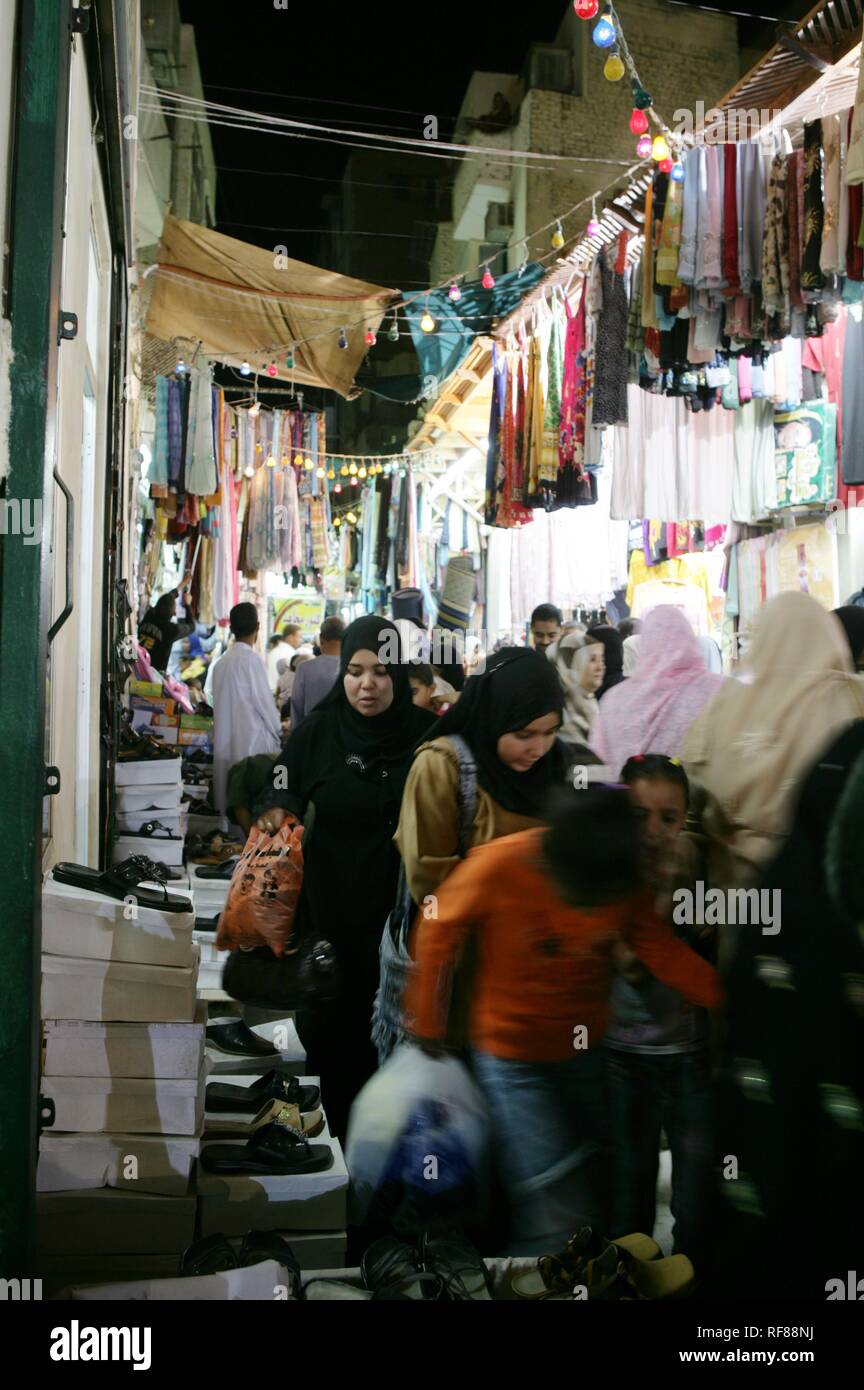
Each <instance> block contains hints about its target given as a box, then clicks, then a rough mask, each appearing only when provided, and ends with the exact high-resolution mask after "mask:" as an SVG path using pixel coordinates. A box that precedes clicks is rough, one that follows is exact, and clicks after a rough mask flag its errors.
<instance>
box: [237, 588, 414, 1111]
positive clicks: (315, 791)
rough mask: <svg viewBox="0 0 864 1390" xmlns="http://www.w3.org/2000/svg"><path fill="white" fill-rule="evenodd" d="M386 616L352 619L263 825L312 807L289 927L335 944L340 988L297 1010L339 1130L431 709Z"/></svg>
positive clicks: (280, 765) (286, 760)
mask: <svg viewBox="0 0 864 1390" xmlns="http://www.w3.org/2000/svg"><path fill="white" fill-rule="evenodd" d="M400 656H401V647H400V643H399V632H398V629H397V628H396V627H394V625H393V623H391V622H390V621H389V620H388V619H387V618H379V617H375V616H374V615H373V616H369V617H364V618H358V619H357V620H356V622H353V623H352V624H351V625H350V627H349V628H348V629H347V631H346V633H345V636H344V638H343V641H342V651H341V660H340V669H339V676H338V678H337V681H336V684H335V685H334V687H333V689H332V691H331V692H330V694H329V695H327V696H325V698H324V699H323V700H322V701H321V703H320V704H319V705H317V706H316V707H315V709H314V710H313V711H312V712H311V714H309V715H308V716H307V717H306V718H305V719H304V721H303V723H302V724H301V725H300V728H299V729H298V730H297V732H296V733H294V734H292V736H291V738H290V739H289V740H288V743H287V744H286V746H285V748H284V749H283V751H282V754H281V756H280V758H279V759H278V760H277V762H276V764H275V769H274V780H273V786H274V788H276V790H274V792H273V798H272V805H271V809H270V810H268V811H265V812H264V814H263V815H262V816H261V817H260V818H259V820H258V825H259V827H260V828H261V829H263V830H266V831H270V832H272V831H274V830H277V829H278V828H279V826H280V825H281V824H282V821H283V820H284V818H285V815H286V814H289V813H290V814H293V815H295V816H297V817H298V819H301V820H302V819H303V818H304V817H305V816H306V814H307V812H308V811H309V809H310V807H311V808H314V826H313V827H312V829H311V830H310V831H309V833H308V842H307V843H305V844H304V847H303V856H304V878H303V889H302V894H301V898H300V903H299V907H298V930H302V929H303V928H305V927H310V928H311V929H312V930H313V932H314V933H315V934H317V935H318V936H320V937H323V938H325V939H326V940H328V941H330V942H332V944H333V947H334V949H335V952H336V956H337V959H338V963H339V967H340V975H341V979H342V989H343V993H342V997H341V998H340V999H338V1000H336V1001H335V1002H334V1003H332V1004H321V1005H319V1006H318V1007H317V1008H315V1009H310V1010H305V1011H303V1012H301V1013H298V1015H297V1029H298V1032H299V1034H300V1037H301V1040H302V1042H303V1045H304V1047H305V1048H306V1051H307V1056H308V1063H307V1064H308V1067H309V1070H310V1072H314V1073H315V1074H319V1073H320V1075H321V1077H322V1078H323V1086H324V1095H325V1100H326V1106H327V1115H328V1119H329V1121H330V1125H331V1128H332V1129H333V1130H334V1131H335V1132H336V1133H338V1134H340V1135H342V1136H343V1137H344V1134H345V1126H346V1121H347V1118H348V1111H349V1109H350V1106H351V1102H352V1101H353V1099H354V1096H355V1095H356V1094H357V1092H358V1091H359V1090H360V1088H361V1087H362V1086H363V1084H364V1083H365V1081H367V1080H368V1078H369V1077H370V1076H371V1074H372V1072H373V1071H374V1070H375V1068H376V1065H377V1057H376V1053H375V1050H374V1048H373V1046H372V1042H371V1039H370V1027H371V1016H372V1003H373V999H374V997H375V990H376V988H377V985H378V945H379V942H380V940H381V928H382V926H383V924H384V922H385V920H386V918H387V914H388V913H389V912H390V910H391V908H392V907H393V903H394V901H395V898H396V886H397V880H398V876H399V855H398V853H397V852H396V849H395V847H394V845H393V832H394V831H395V829H396V824H397V821H398V818H399V805H400V801H401V799H402V789H403V787H404V785H405V778H406V776H407V775H408V769H409V767H410V766H411V758H412V754H413V751H414V747H415V745H416V744H417V742H418V741H419V740H420V739H421V738H422V737H423V735H424V733H425V732H426V730H427V729H428V728H429V727H430V725H432V724H433V723H434V722H435V716H434V715H431V714H429V713H428V712H427V711H426V710H421V709H418V708H417V706H416V705H414V704H413V703H412V699H411V685H410V682H409V671H410V667H409V665H408V664H407V662H402V661H401V660H400V659H399V658H400Z"/></svg>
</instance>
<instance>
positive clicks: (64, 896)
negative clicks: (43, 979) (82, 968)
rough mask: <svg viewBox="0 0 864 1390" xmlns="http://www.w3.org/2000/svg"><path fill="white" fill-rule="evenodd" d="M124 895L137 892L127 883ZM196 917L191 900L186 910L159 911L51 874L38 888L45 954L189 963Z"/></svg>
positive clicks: (187, 966) (184, 964)
mask: <svg viewBox="0 0 864 1390" xmlns="http://www.w3.org/2000/svg"><path fill="white" fill-rule="evenodd" d="M128 896H129V898H130V899H134V897H135V889H134V888H133V887H131V886H130V888H129V895H128ZM133 913H134V916H133V915H132V914H133ZM194 922H195V914H194V912H193V911H192V908H191V902H190V910H189V911H188V912H160V911H158V910H157V909H156V908H152V907H141V906H139V905H138V904H136V903H134V902H132V903H125V902H119V901H118V900H117V899H116V898H107V897H105V896H104V895H103V894H102V893H95V892H90V891H89V890H88V889H86V888H73V887H71V886H70V885H69V884H67V883H57V882H55V880H54V877H53V875H52V874H49V875H48V877H47V878H46V880H45V885H44V888H43V890H42V949H43V951H45V952H46V953H47V954H48V955H56V956H61V955H62V956H79V957H85V958H87V959H90V960H122V961H130V962H136V963H138V964H139V965H170V966H178V967H181V968H183V967H185V968H186V969H189V968H190V967H191V964H192V929H193V925H194Z"/></svg>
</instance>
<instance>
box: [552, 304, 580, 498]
mask: <svg viewBox="0 0 864 1390" xmlns="http://www.w3.org/2000/svg"><path fill="white" fill-rule="evenodd" d="M585 298H586V295H585V284H584V282H583V285H582V293H581V294H580V296H579V307H578V309H577V310H576V312H575V314H574V313H572V312H571V310H570V307H569V305H567V308H566V312H567V337H566V342H565V350H564V382H563V385H562V388H561V422H560V431H561V433H560V442H559V451H558V462H559V468H560V470H561V471H562V472H563V471H564V470H566V469H575V471H576V473H577V474H578V475H579V476H580V477H581V476H582V474H583V460H584V456H585V387H586V382H585ZM560 481H561V479H560V478H559V483H560Z"/></svg>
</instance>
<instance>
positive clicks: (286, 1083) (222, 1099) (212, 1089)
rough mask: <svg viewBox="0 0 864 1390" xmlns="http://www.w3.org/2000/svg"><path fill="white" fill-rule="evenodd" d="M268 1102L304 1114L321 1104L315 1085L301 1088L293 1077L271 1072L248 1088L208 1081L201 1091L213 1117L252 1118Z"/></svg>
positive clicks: (206, 1107)
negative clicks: (238, 1116) (232, 1115)
mask: <svg viewBox="0 0 864 1390" xmlns="http://www.w3.org/2000/svg"><path fill="white" fill-rule="evenodd" d="M244 1026H245V1025H244ZM254 1036H255V1034H253V1037H254ZM270 1100H278V1101H282V1102H283V1103H285V1104H288V1105H296V1106H297V1109H298V1110H299V1111H300V1112H301V1114H304V1115H305V1114H308V1113H309V1112H310V1111H312V1110H316V1109H317V1108H318V1106H319V1105H320V1104H321V1092H320V1090H319V1088H318V1087H317V1086H301V1085H300V1082H299V1081H298V1080H297V1077H296V1076H286V1075H285V1073H284V1072H281V1071H276V1070H275V1069H274V1070H273V1071H268V1072H267V1073H266V1074H265V1075H264V1076H261V1077H259V1078H258V1080H257V1081H253V1082H252V1085H251V1086H230V1085H228V1084H227V1083H226V1082H222V1081H211V1083H210V1085H209V1086H208V1087H207V1089H206V1091H205V1092H204V1109H205V1110H208V1111H210V1113H211V1114H214V1115H220V1114H221V1115H231V1114H234V1115H254V1114H256V1113H257V1112H258V1111H259V1110H260V1108H261V1106H262V1105H263V1104H264V1103H265V1102H266V1101H270Z"/></svg>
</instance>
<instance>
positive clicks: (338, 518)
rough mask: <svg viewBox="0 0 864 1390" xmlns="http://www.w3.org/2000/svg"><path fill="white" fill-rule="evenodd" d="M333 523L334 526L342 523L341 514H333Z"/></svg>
mask: <svg viewBox="0 0 864 1390" xmlns="http://www.w3.org/2000/svg"><path fill="white" fill-rule="evenodd" d="M333 525H334V526H341V525H342V518H341V516H334V518H333Z"/></svg>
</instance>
